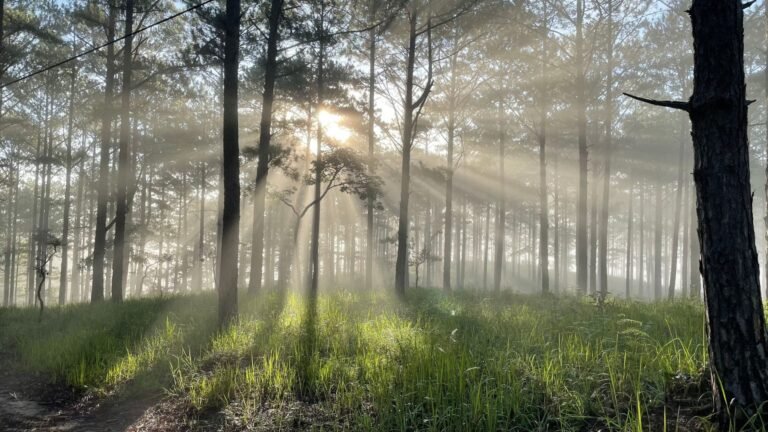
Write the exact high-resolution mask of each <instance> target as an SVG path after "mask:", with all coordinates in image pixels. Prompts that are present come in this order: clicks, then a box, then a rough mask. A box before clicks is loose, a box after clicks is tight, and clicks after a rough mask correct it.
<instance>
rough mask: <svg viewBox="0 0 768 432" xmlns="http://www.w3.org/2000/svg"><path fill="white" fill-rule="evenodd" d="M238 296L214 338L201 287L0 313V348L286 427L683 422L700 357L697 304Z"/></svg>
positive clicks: (420, 294)
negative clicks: (679, 401)
mask: <svg viewBox="0 0 768 432" xmlns="http://www.w3.org/2000/svg"><path fill="white" fill-rule="evenodd" d="M242 302H243V304H242V305H241V316H240V319H239V321H238V322H236V323H235V324H233V325H232V326H231V327H230V328H228V329H227V330H225V331H223V332H220V333H219V332H216V331H215V330H214V322H215V298H214V297H213V296H211V295H203V296H195V297H186V298H167V299H149V300H139V301H128V302H125V303H124V304H122V305H112V304H103V305H96V306H91V305H83V306H70V307H66V308H61V309H53V310H50V311H47V312H46V315H45V317H44V319H43V322H42V323H40V324H38V323H37V317H36V315H35V313H34V311H29V310H2V311H0V326H2V328H3V329H4V331H3V334H2V335H0V347H2V348H3V350H6V351H7V350H12V351H13V352H15V353H16V356H17V360H18V363H19V365H21V366H23V367H25V368H28V369H30V370H33V371H36V372H42V373H45V374H49V375H50V376H51V377H53V378H54V379H56V380H58V381H61V382H64V383H67V384H69V385H72V386H76V387H81V388H83V387H88V388H91V389H95V390H96V391H108V390H111V389H115V388H120V387H121V386H123V385H124V384H126V383H128V382H132V383H133V382H137V381H140V382H145V383H146V384H145V385H150V386H151V385H155V386H163V387H165V388H166V389H167V391H168V392H169V394H170V395H172V396H174V397H176V398H180V399H182V400H183V401H185V403H186V404H187V405H188V406H190V407H191V410H190V411H191V412H192V413H196V414H195V415H199V416H201V417H204V416H205V415H206V414H210V413H212V412H219V413H221V415H220V416H219V417H220V419H221V421H222V422H225V423H226V424H229V425H231V426H233V427H245V426H250V427H269V428H270V429H286V430H291V429H310V428H312V429H316V430H369V429H374V430H386V431H390V430H391V431H411V430H425V431H474V430H477V431H496V430H518V431H531V430H567V431H571V430H572V431H580V430H591V429H597V428H604V429H606V430H616V431H647V430H661V429H659V428H660V427H669V429H668V430H670V431H674V430H688V429H686V428H687V427H688V426H686V424H683V423H682V420H680V419H681V418H682V417H680V416H678V413H677V412H676V411H674V410H675V409H677V408H674V407H671V406H670V407H669V409H665V407H664V401H665V395H669V394H670V392H672V391H678V390H679V387H680V386H681V384H680V383H696V382H699V381H700V378H701V377H702V374H703V372H704V367H705V364H706V355H707V353H706V348H705V347H706V346H705V343H704V333H703V330H704V328H703V324H704V322H703V314H702V308H701V306H700V305H696V304H693V303H658V304H652V305H649V304H642V303H624V302H616V303H611V304H608V305H606V306H605V308H604V309H602V310H601V309H598V308H597V307H596V306H594V305H592V304H590V303H588V302H587V301H585V300H577V299H573V298H560V299H557V298H544V297H531V296H516V295H504V296H501V297H486V296H482V295H472V294H457V295H452V296H447V295H444V294H442V293H440V292H437V291H431V290H420V291H416V292H413V293H411V294H410V295H409V297H408V299H407V300H406V301H405V302H400V301H397V300H394V299H390V298H388V297H385V296H383V295H364V294H353V293H349V292H336V293H331V294H326V295H324V296H321V298H320V299H319V300H318V302H317V305H315V306H314V307H313V306H312V305H310V304H308V303H306V302H304V301H302V299H300V298H299V297H297V296H294V295H290V294H289V295H287V296H285V297H282V296H279V295H277V294H276V293H270V294H265V295H263V296H260V297H257V298H255V299H242ZM688 387H696V386H695V385H693V384H691V385H689V386H688ZM694 396H696V395H694ZM699 396H700V395H699ZM705 399H706V397H705ZM654 416H655V417H656V418H655V420H654ZM661 416H666V419H667V422H664V421H663V418H662V417H661ZM654 421H655V422H656V423H655V424H652V422H654ZM662 425H671V426H662Z"/></svg>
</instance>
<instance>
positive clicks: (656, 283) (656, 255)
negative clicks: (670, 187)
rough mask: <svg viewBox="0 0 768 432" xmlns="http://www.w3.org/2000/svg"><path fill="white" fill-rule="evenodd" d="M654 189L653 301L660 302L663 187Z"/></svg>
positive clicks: (657, 186)
mask: <svg viewBox="0 0 768 432" xmlns="http://www.w3.org/2000/svg"><path fill="white" fill-rule="evenodd" d="M657 178H661V173H659V175H658V176H657ZM655 189H656V202H655V206H654V212H655V213H654V215H655V216H654V223H653V299H654V300H661V298H662V294H661V290H662V288H661V283H662V273H661V258H662V255H663V250H662V242H661V224H662V218H661V204H662V194H663V186H662V185H661V183H657V184H656V185H655Z"/></svg>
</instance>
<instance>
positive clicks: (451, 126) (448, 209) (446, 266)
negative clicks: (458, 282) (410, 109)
mask: <svg viewBox="0 0 768 432" xmlns="http://www.w3.org/2000/svg"><path fill="white" fill-rule="evenodd" d="M457 56H458V53H454V54H453V55H451V58H450V67H451V75H450V82H449V93H450V94H449V95H448V141H447V145H448V148H447V150H446V161H445V165H446V179H445V229H444V232H445V239H444V244H443V248H444V250H443V289H444V290H445V291H450V290H451V247H452V243H453V237H452V234H453V233H452V230H453V175H454V169H455V167H454V166H453V164H454V162H453V147H454V141H455V134H456V114H455V111H456V97H455V95H456V60H457V59H456V57H457Z"/></svg>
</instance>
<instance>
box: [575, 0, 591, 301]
mask: <svg viewBox="0 0 768 432" xmlns="http://www.w3.org/2000/svg"><path fill="white" fill-rule="evenodd" d="M583 27H584V0H577V1H576V111H577V128H578V148H579V191H578V204H577V207H576V282H577V290H578V294H579V295H584V294H586V293H587V176H588V174H589V173H588V170H587V162H588V150H587V105H586V94H585V93H586V89H585V87H586V82H585V81H586V77H585V71H584V36H583Z"/></svg>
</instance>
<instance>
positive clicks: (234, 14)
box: [218, 0, 240, 327]
mask: <svg viewBox="0 0 768 432" xmlns="http://www.w3.org/2000/svg"><path fill="white" fill-rule="evenodd" d="M239 64H240V0H227V4H226V16H225V19H224V125H223V152H222V180H223V182H224V205H223V209H222V213H221V228H222V236H221V259H220V260H219V262H218V266H219V272H218V273H219V282H220V285H219V287H218V289H219V326H220V327H224V326H225V325H227V324H229V323H230V322H231V321H232V319H233V318H234V317H235V316H236V315H237V279H238V278H237V268H238V265H237V264H238V263H237V255H238V253H237V248H238V243H239V240H240V160H239V158H240V148H239V147H240V146H239V143H238V136H239V133H238V118H237V117H238V115H237V106H238V66H239Z"/></svg>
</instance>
